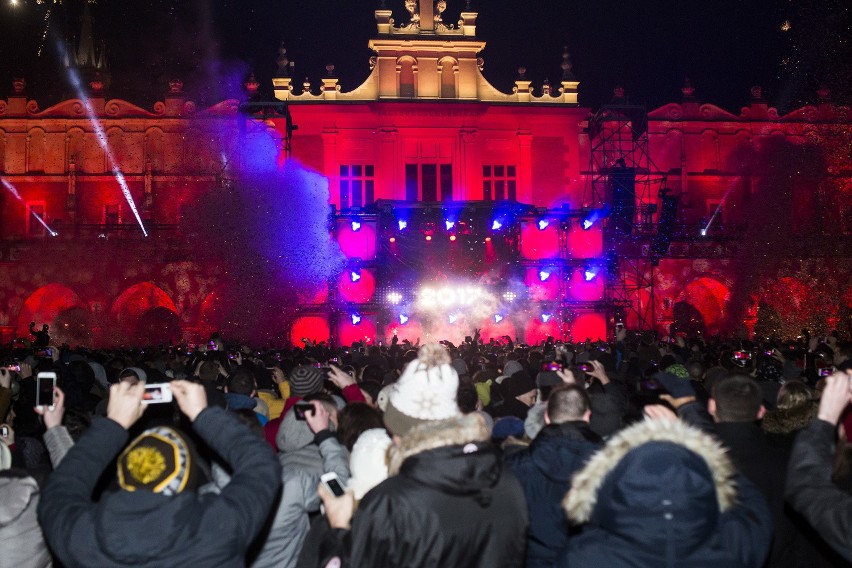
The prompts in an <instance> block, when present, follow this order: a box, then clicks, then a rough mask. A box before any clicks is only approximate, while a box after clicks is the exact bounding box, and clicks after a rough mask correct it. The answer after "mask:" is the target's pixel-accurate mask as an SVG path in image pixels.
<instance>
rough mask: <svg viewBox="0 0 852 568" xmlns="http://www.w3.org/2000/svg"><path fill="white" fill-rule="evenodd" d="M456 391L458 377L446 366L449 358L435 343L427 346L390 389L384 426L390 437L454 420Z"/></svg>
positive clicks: (456, 411) (449, 366) (451, 368)
mask: <svg viewBox="0 0 852 568" xmlns="http://www.w3.org/2000/svg"><path fill="white" fill-rule="evenodd" d="M458 389H459V376H458V373H456V370H455V369H454V368H453V367H452V365H450V354H449V353H448V352H447V350H446V349H444V348H443V347H441V346H440V345H438V344H437V343H427V344H426V345H424V346H423V347H421V348H420V350H419V351H418V352H417V359H415V360H414V361H412V362H410V363H409V364H408V366H406V367H405V371H403V373H402V375H401V376H400V377H399V380H398V381H397V382H396V383H395V384H394V385H393V386H392V387H391V388H390V391H389V392H388V404H387V408H386V409H385V424H386V425H387V427H388V429H389V430H390V431H391V433H393V434H396V435H398V436H404V435H405V434H406V433H407V432H408V430H410V429H411V428H412V427H413V426H415V425H417V424H420V423H422V422H430V421H435V420H445V419H447V418H452V417H453V416H457V415H458V414H459V407H458V404H457V403H456V392H457V391H458Z"/></svg>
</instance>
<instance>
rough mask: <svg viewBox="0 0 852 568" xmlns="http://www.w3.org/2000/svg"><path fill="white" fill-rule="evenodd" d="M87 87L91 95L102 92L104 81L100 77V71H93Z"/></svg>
mask: <svg viewBox="0 0 852 568" xmlns="http://www.w3.org/2000/svg"><path fill="white" fill-rule="evenodd" d="M89 87H91V89H92V94H93V95H100V94H102V93H103V92H104V81H103V79H102V78H101V73H100V71H98V72H97V73H95V78H94V79H92V81H91V82H90V83H89Z"/></svg>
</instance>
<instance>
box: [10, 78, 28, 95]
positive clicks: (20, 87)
mask: <svg viewBox="0 0 852 568" xmlns="http://www.w3.org/2000/svg"><path fill="white" fill-rule="evenodd" d="M26 88H27V80H26V79H24V78H23V77H15V78H14V79H12V91H13V92H14V93H15V94H16V95H18V96H21V95H23V94H24V90H25V89H26Z"/></svg>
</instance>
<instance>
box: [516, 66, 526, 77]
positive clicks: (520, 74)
mask: <svg viewBox="0 0 852 568" xmlns="http://www.w3.org/2000/svg"><path fill="white" fill-rule="evenodd" d="M526 80H527V68H526V67H524V66H523V65H522V66H521V67H518V81H526Z"/></svg>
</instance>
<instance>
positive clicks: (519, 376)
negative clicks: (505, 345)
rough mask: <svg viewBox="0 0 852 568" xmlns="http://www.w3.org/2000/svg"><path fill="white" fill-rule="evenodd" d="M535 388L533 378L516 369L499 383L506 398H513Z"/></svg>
mask: <svg viewBox="0 0 852 568" xmlns="http://www.w3.org/2000/svg"><path fill="white" fill-rule="evenodd" d="M535 389H536V384H535V379H534V378H532V375H530V374H529V373H527V372H526V371H518V372H517V373H515V374H514V375H512V376H511V377H509V378H508V379H506V380H505V381H503V382H502V383H500V390H501V391H502V392H503V396H505V397H506V398H514V397H516V396H518V395H522V394H524V393H528V392H530V391H533V390H535Z"/></svg>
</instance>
